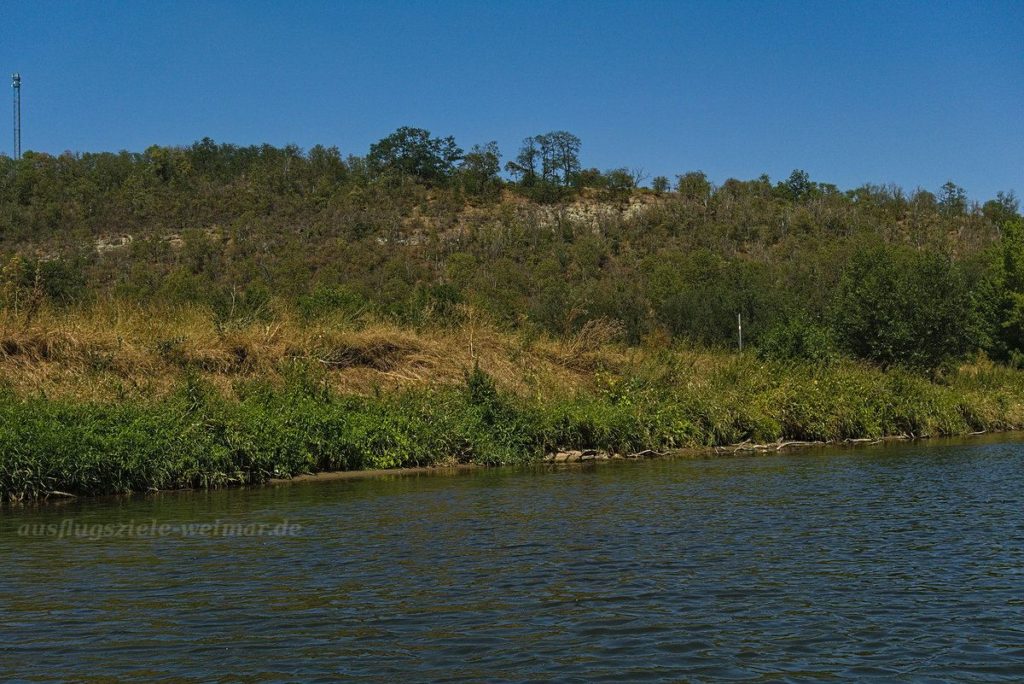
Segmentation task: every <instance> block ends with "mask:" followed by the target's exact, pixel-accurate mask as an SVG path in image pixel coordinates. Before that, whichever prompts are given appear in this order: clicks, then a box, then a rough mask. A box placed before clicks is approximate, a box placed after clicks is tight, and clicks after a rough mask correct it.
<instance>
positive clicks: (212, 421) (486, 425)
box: [0, 356, 1024, 500]
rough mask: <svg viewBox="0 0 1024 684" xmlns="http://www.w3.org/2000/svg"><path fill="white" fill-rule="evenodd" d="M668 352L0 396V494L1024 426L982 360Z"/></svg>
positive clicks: (296, 372)
mask: <svg viewBox="0 0 1024 684" xmlns="http://www.w3.org/2000/svg"><path fill="white" fill-rule="evenodd" d="M681 360H683V357H682V356H679V357H675V358H671V359H670V358H667V357H663V358H662V359H661V360H660V361H656V362H652V363H650V364H647V365H645V366H643V367H640V368H636V369H635V372H634V373H632V374H630V375H629V377H621V378H614V379H609V378H606V379H605V385H604V387H603V388H600V389H597V390H595V391H586V392H579V393H574V394H568V393H567V394H564V395H562V396H557V395H556V396H550V397H545V398H539V397H523V396H520V395H516V394H514V393H512V392H507V391H503V390H501V389H499V388H498V387H497V385H496V384H495V381H494V379H493V378H491V377H490V376H489V375H487V374H486V373H484V372H483V371H480V370H479V369H475V370H473V371H470V372H469V373H468V374H467V376H466V378H465V380H464V381H463V382H462V383H460V384H458V385H439V386H430V387H422V388H416V389H408V390H404V391H399V392H393V393H387V394H380V395H370V396H355V395H339V394H337V393H335V392H333V391H331V390H329V389H327V385H326V384H325V382H324V378H322V377H318V373H317V372H315V371H311V370H310V369H305V368H301V367H298V368H294V369H293V370H292V372H291V373H290V377H289V378H288V379H287V381H286V382H285V383H284V384H281V385H271V384H268V383H265V382H262V381H250V382H247V383H242V384H240V385H239V387H238V388H237V390H236V393H235V394H233V396H231V397H230V398H226V397H223V396H222V395H221V394H220V393H218V392H217V391H215V389H214V388H213V387H211V386H208V385H206V384H204V383H203V382H201V381H198V380H196V379H195V378H191V379H189V380H188V381H186V382H185V383H184V384H183V385H182V386H181V387H179V388H178V389H177V390H176V391H174V392H173V393H172V394H170V395H169V396H167V397H164V398H162V399H159V400H150V401H138V402H118V403H114V404H109V403H98V402H91V401H89V402H82V401H78V400H73V401H69V400H52V399H46V398H43V397H31V398H18V397H17V396H15V395H14V394H13V393H12V392H7V393H5V394H0V454H3V458H0V494H2V495H3V496H4V497H5V498H8V499H16V500H20V499H23V498H33V497H38V496H45V495H46V494H48V493H50V492H52V491H61V492H69V493H73V494H109V493H124V492H132V491H146V490H149V489H153V488H156V489H168V488H180V487H210V486H223V485H228V484H243V483H245V484H251V483H260V482H264V481H266V480H267V479H269V478H272V477H288V476H292V475H296V474H300V473H309V472H319V471H326V470H348V469H362V468H395V467H402V466H424V465H438V464H454V463H480V464H507V463H523V462H527V461H530V460H536V459H539V458H540V457H541V456H542V455H543V454H544V453H546V452H548V451H551V450H555V449H559V448H587V447H596V448H603V449H607V450H609V451H613V452H614V451H618V452H622V453H628V452H630V451H637V450H640V449H643V448H651V447H653V448H671V447H691V446H710V445H724V444H734V443H739V442H743V441H747V440H752V441H754V442H773V441H776V440H781V439H785V440H791V439H798V440H842V439H852V438H861V437H880V436H883V435H913V436H927V435H955V434H963V433H966V432H971V431H977V430H998V429H1008V428H1014V427H1020V426H1022V425H1024V403H1022V402H1021V396H1024V376H1022V374H1021V373H1019V372H1015V371H1011V370H1008V369H1000V368H998V367H994V366H987V367H984V368H975V369H973V370H972V371H971V372H969V373H968V372H965V373H961V374H956V375H954V376H953V377H950V378H948V379H947V380H946V381H945V382H943V383H941V384H936V383H932V382H929V381H927V380H925V379H922V378H920V377H918V376H915V375H912V374H908V373H905V372H899V371H897V372H890V373H883V372H881V371H879V370H875V369H871V368H869V367H865V366H861V365H855V364H850V363H840V364H838V365H830V366H821V367H814V366H800V365H797V366H794V365H781V364H762V363H760V362H757V361H756V360H755V359H753V358H751V357H738V356H736V357H730V358H728V359H722V360H720V362H719V364H718V366H717V368H716V369H715V371H716V375H715V378H714V380H713V381H711V382H710V383H709V384H707V385H703V386H697V387H694V386H690V387H687V383H686V382H684V381H683V377H684V376H686V375H688V374H689V372H691V371H688V370H687V369H685V368H680V366H679V362H680V361H681Z"/></svg>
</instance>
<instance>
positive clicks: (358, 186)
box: [0, 127, 1024, 498]
mask: <svg viewBox="0 0 1024 684" xmlns="http://www.w3.org/2000/svg"><path fill="white" fill-rule="evenodd" d="M582 147H583V145H582V142H581V141H580V140H579V138H577V137H576V136H574V135H572V134H571V133H569V132H566V131H553V132H550V133H545V134H539V135H533V136H530V137H528V138H526V139H525V140H524V141H523V144H522V147H521V149H520V150H518V152H517V153H516V155H515V156H514V157H513V158H512V159H511V160H510V161H508V162H507V163H506V164H505V165H504V167H503V166H502V156H501V154H500V151H499V150H498V147H497V145H496V144H495V143H493V142H490V143H486V144H482V145H474V146H472V147H470V148H469V151H468V152H467V151H464V150H463V149H462V148H461V147H460V146H459V145H458V144H457V143H456V141H455V140H454V139H453V138H451V137H438V136H434V135H432V134H431V133H430V132H428V131H426V130H423V129H418V128H408V127H407V128H401V129H399V130H397V131H396V132H395V133H393V134H392V135H389V136H387V137H385V138H383V139H382V140H380V141H379V142H377V143H375V144H374V145H373V146H371V148H370V150H369V151H368V153H367V155H366V156H348V157H343V156H342V155H341V153H340V152H339V151H338V150H337V149H336V148H326V147H322V146H317V147H314V148H312V149H310V150H308V151H305V152H304V151H302V150H300V149H298V148H297V147H294V146H288V147H283V148H277V147H273V146H269V145H263V146H252V147H238V146H234V145H226V144H216V143H214V142H213V141H211V140H209V139H204V140H202V141H200V142H197V143H195V144H194V145H192V146H190V147H185V148H170V147H151V148H149V149H147V150H146V151H145V152H142V153H129V152H121V153H117V154H108V153H101V154H79V155H72V154H65V155H61V156H57V157H54V156H50V155H46V154H41V153H27V154H26V155H25V156H24V158H23V159H21V160H12V159H10V158H8V157H3V156H0V384H2V385H3V387H5V388H6V389H4V390H3V393H2V394H0V495H2V496H4V497H8V498H23V497H33V496H37V495H41V494H45V493H46V492H48V491H53V490H61V491H69V492H72V493H103V492H123V491H141V490H145V489H147V488H151V487H155V488H167V487H179V486H212V485H220V484H227V483H232V482H235V483H241V482H260V481H263V480H265V479H266V478H268V477H272V476H274V475H292V474H295V473H300V472H308V471H317V470H323V469H337V468H364V467H366V468H381V467H395V466H403V465H417V464H419V465H426V464H433V463H446V462H479V463H508V462H516V461H519V460H525V459H530V458H536V457H537V456H538V455H540V454H542V453H544V452H545V451H546V450H551V449H557V448H569V447H594V448H606V449H610V450H618V451H629V450H637V449H641V448H660V447H670V446H693V445H720V444H728V443H735V442H741V441H744V440H753V441H762V442H763V441H772V440H777V439H821V440H825V439H828V440H832V439H835V440H841V439H847V438H858V437H874V436H882V435H891V434H913V435H922V434H955V433H963V432H969V431H974V430H980V429H1008V428H1013V427H1019V426H1021V425H1022V424H1024V416H1022V404H1024V401H1022V400H1021V397H1022V396H1024V394H1022V393H1021V389H1022V388H1024V381H1022V379H1021V373H1022V372H1021V371H1019V370H1017V369H1018V368H1020V367H1021V366H1024V222H1022V219H1021V216H1020V214H1019V205H1018V203H1017V201H1016V199H1015V198H1014V197H1013V195H1012V194H1003V193H1000V194H999V195H998V196H997V197H996V198H994V199H992V200H989V201H987V202H985V203H984V204H978V203H972V202H970V201H969V200H968V198H967V197H966V195H965V193H964V191H963V189H961V188H959V187H958V186H956V185H955V184H954V183H952V182H950V183H947V184H946V185H944V186H943V187H942V188H940V189H938V192H937V194H932V193H930V192H928V191H926V190H920V189H919V190H916V191H914V192H912V193H905V192H904V191H903V190H901V189H900V188H897V187H879V186H872V185H866V186H863V187H860V188H855V189H852V190H846V191H843V190H840V189H838V188H836V187H835V186H833V185H830V184H827V183H821V182H816V181H814V180H812V179H811V178H810V177H809V176H808V174H806V173H804V172H802V171H794V172H793V174H792V175H790V176H789V177H788V178H787V179H784V180H781V181H778V182H775V183H773V182H772V181H771V180H770V179H769V178H768V177H767V176H762V177H760V178H758V179H754V180H750V181H740V180H735V179H730V180H727V181H726V182H724V183H723V184H722V185H720V186H716V185H714V184H712V183H711V182H710V181H709V180H708V179H707V178H706V177H705V175H704V174H703V173H700V172H687V173H680V174H679V175H678V176H677V177H676V179H675V182H674V183H673V182H670V181H669V179H668V178H666V177H664V176H659V177H657V178H655V179H653V181H652V187H651V188H650V189H647V188H641V187H638V186H639V185H640V182H641V179H642V178H643V177H644V176H643V173H642V172H639V171H631V170H628V169H623V168H620V169H611V170H606V171H601V170H598V169H593V168H586V167H584V166H583V164H582V163H581V157H580V155H581V151H582ZM503 168H504V170H505V171H506V172H507V174H508V176H509V179H506V178H503V177H502V176H501V175H500V172H501V170H502V169H503ZM737 314H742V317H743V323H744V341H745V343H746V344H747V345H748V347H749V352H748V353H745V354H743V355H738V354H735V353H733V352H732V351H731V350H733V349H735V346H736V319H737Z"/></svg>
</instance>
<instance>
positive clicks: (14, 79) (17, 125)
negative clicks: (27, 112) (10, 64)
mask: <svg viewBox="0 0 1024 684" xmlns="http://www.w3.org/2000/svg"><path fill="white" fill-rule="evenodd" d="M11 88H13V89H14V158H15V159H21V75H20V74H16V73H15V74H11Z"/></svg>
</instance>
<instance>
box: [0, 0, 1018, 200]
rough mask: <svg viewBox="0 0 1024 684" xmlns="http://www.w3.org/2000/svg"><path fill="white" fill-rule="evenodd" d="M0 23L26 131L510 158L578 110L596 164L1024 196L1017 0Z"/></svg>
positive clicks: (50, 6) (39, 9)
mask: <svg viewBox="0 0 1024 684" xmlns="http://www.w3.org/2000/svg"><path fill="white" fill-rule="evenodd" d="M0 26H2V28H0V69H3V70H4V71H5V72H7V73H10V72H12V71H16V70H17V71H20V72H21V75H22V78H23V88H22V97H23V119H24V134H23V147H24V148H25V149H26V150H28V149H32V150H43V151H46V152H51V153H60V152H63V151H64V150H72V151H96V150H119V149H129V150H142V149H144V148H146V147H147V146H149V145H151V144H154V143H156V144H162V145H181V144H189V143H191V142H192V141H194V140H197V139H199V138H202V137H204V136H210V137H212V138H214V139H215V140H217V141H226V142H234V143H239V144H250V143H261V142H269V143H273V144H285V143H296V144H298V145H300V146H302V147H304V148H308V147H310V146H312V145H314V144H316V143H323V144H327V145H337V146H338V147H339V148H341V150H342V152H343V153H346V154H347V153H354V154H365V153H366V150H367V148H368V147H369V145H370V144H371V143H372V142H374V141H375V140H377V139H379V138H382V137H384V136H385V135H387V134H388V133H390V132H391V131H393V130H394V129H395V128H397V127H398V126H403V125H411V126H419V127H422V128H427V129H429V130H430V131H431V132H432V133H434V134H439V135H454V136H455V137H456V139H457V140H458V142H459V143H460V144H461V145H462V146H463V147H465V148H468V147H469V146H470V145H472V144H473V143H477V142H479V143H483V142H486V141H488V140H492V139H494V140H497V141H498V143H499V144H500V146H501V149H502V152H503V153H504V155H505V157H506V158H508V157H511V156H514V154H515V151H516V148H517V147H518V144H519V142H520V141H521V140H522V138H523V137H525V136H527V135H530V134H534V133H542V132H546V131H549V130H555V129H565V130H569V131H571V132H573V133H575V134H577V135H578V136H579V137H580V138H582V140H583V154H582V161H583V163H584V165H585V166H596V167H598V168H601V169H608V168H612V167H618V166H626V167H642V168H643V169H644V170H645V171H646V172H647V173H648V174H650V175H659V174H663V175H667V176H669V177H670V178H671V177H673V176H674V175H675V174H677V173H682V172H684V171H689V170H695V169H700V170H703V171H705V172H706V173H707V174H708V175H709V177H711V179H712V180H714V181H716V182H721V181H723V180H725V179H726V178H728V177H736V178H743V179H747V178H754V177H756V176H758V175H760V174H761V173H768V174H769V175H771V177H772V178H773V179H779V178H782V177H785V176H788V175H789V172H790V171H791V170H793V169H794V168H802V169H805V170H806V171H808V172H809V173H810V175H811V178H812V179H814V180H819V181H824V182H833V183H836V184H838V185H839V186H840V187H843V188H849V187H855V186H857V185H860V184H862V183H865V182H873V183H889V182H894V183H898V184H900V185H902V186H904V187H905V188H907V189H913V188H915V187H917V186H922V187H925V188H927V189H930V190H933V191H935V190H937V189H938V187H939V186H940V185H941V184H942V183H944V182H945V181H946V180H950V179H951V180H953V181H955V182H957V183H958V184H960V185H962V186H964V187H965V188H966V189H967V191H968V194H969V195H970V196H971V197H972V198H974V199H979V200H985V199H988V198H990V197H992V196H993V195H994V194H995V192H996V191H997V190H1015V191H1016V192H1017V194H1018V195H1020V194H1024V0H1016V1H1010V2H963V3H961V2H941V1H930V2H920V3H918V2H898V1H889V2H862V1H856V2H853V1H851V2H838V1H825V0H822V1H820V2H806V3H804V2H725V1H713V0H706V1H705V2H683V1H679V2H617V3H611V2H600V1H595V0H589V1H585V2H540V1H536V2H514V1H507V0H506V1H502V2H488V1H486V0H478V1H476V2H384V1H376V2H341V1H335V2H322V3H321V2H294V1H293V2H274V3H269V2H257V1H255V0H246V1H245V2H242V1H241V0H239V1H238V2H183V1H180V0H179V1H175V2H142V1H137V2H125V3H100V2H56V3H54V2H41V1H38V0H32V1H30V2H21V1H17V0H16V1H13V2H12V0H7V2H5V3H4V5H3V12H2V24H0ZM5 78H6V77H5ZM9 95H10V93H9V91H8V97H9ZM7 111H10V110H9V109H8V110H7ZM3 120H5V121H7V125H5V126H4V127H3V128H4V129H6V130H7V131H8V133H7V134H5V135H4V136H3V138H0V140H5V141H6V143H5V144H4V145H3V146H2V148H3V149H4V150H6V151H7V153H8V154H9V153H10V147H11V143H10V134H9V131H10V128H9V125H10V118H9V114H8V115H6V116H4V117H3Z"/></svg>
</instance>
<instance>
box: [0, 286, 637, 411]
mask: <svg viewBox="0 0 1024 684" xmlns="http://www.w3.org/2000/svg"><path fill="white" fill-rule="evenodd" d="M469 320H470V322H469V323H467V324H465V325H463V326H461V327H458V328H438V329H428V330H412V329H408V328H400V327H398V326H396V325H394V324H391V323H386V322H368V323H361V324H357V325H354V324H352V323H346V322H330V321H321V322H316V323H305V322H303V321H301V320H299V319H297V318H295V317H293V316H290V315H289V314H287V313H282V314H280V315H278V316H277V317H276V318H275V319H274V320H273V321H271V322H252V323H246V324H232V325H228V326H220V325H218V324H217V322H216V320H215V317H214V316H213V314H212V313H211V312H210V311H208V310H205V309H203V308H199V307H184V308H169V307H168V308H143V307H138V306H131V305H127V304H124V303H103V304H98V305H95V306H92V307H90V308H86V309H82V310H73V311H55V310H42V311H39V312H37V313H35V314H33V315H32V316H31V318H27V317H25V316H18V315H15V314H12V313H10V312H0V383H2V384H4V385H6V386H8V387H10V388H12V389H14V390H15V391H16V392H18V393H19V394H29V393H43V394H45V395H46V396H48V397H52V398H57V397H64V398H75V399H88V400H100V401H107V400H115V399H125V398H131V397H159V396H162V395H165V394H166V393H168V392H170V391H171V390H172V389H173V388H174V387H176V386H177V385H178V384H179V383H180V381H181V379H182V378H183V377H184V375H185V374H186V373H197V374H199V375H201V376H202V377H204V378H205V379H206V380H207V381H209V382H210V383H212V384H213V385H214V386H216V387H218V388H221V389H222V391H224V392H225V393H230V391H231V388H232V386H233V384H234V383H235V381H237V380H240V379H246V378H262V379H267V380H270V381H275V380H280V379H281V378H282V377H283V373H284V372H285V370H286V369H287V367H288V366H289V364H294V363H296V362H299V363H307V364H311V365H316V366H320V367H322V368H323V370H324V372H325V377H326V380H327V382H328V384H329V385H330V386H331V387H332V388H333V389H335V390H337V391H340V392H346V393H356V394H370V393H373V392H377V391H389V390H393V389H399V388H404V387H410V386H417V385H425V384H428V383H440V384H446V383H458V382H461V381H462V380H463V379H464V374H465V372H466V371H467V370H468V369H470V368H472V367H473V365H474V364H475V363H479V364H480V366H481V367H483V368H485V369H486V370H487V372H488V373H490V374H491V375H492V376H493V377H495V379H496V380H497V381H498V382H499V384H500V385H502V386H503V387H505V388H507V389H510V390H512V391H515V392H517V393H519V394H521V395H537V394H541V395H543V394H548V393H553V392H559V393H560V392H566V391H568V392H571V391H573V390H575V389H581V388H584V387H587V386H590V385H592V383H593V382H594V372H595V371H596V370H607V371H612V372H614V371H616V370H618V369H622V368H624V367H626V366H629V365H632V364H634V363H637V362H638V356H642V354H643V352H642V351H640V350H636V349H627V348H625V347H623V346H620V345H617V344H615V343H614V340H615V338H616V336H617V335H618V329H617V328H616V327H615V324H611V323H603V322H596V323H594V324H592V325H590V326H588V327H587V328H586V329H584V330H583V331H581V332H580V334H579V335H577V336H576V337H574V338H572V339H569V340H553V339H548V338H543V337H541V338H537V337H535V336H533V337H532V336H529V335H526V334H512V333H507V332H502V331H500V330H498V329H496V328H494V327H492V326H490V325H487V324H482V323H480V322H478V321H475V320H474V319H473V317H469Z"/></svg>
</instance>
